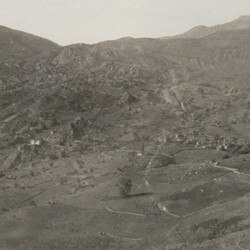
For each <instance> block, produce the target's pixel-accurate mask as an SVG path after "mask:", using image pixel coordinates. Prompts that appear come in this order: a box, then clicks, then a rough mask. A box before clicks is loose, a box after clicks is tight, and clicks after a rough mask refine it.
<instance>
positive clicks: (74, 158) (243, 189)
mask: <svg viewBox="0 0 250 250" xmlns="http://www.w3.org/2000/svg"><path fill="white" fill-rule="evenodd" d="M181 147H183V146H182V145H180V143H177V144H173V145H169V146H162V147H161V146H158V147H154V145H153V144H150V143H148V144H147V145H146V150H145V151H146V152H145V155H143V156H138V155H137V154H136V152H135V151H134V150H132V149H130V148H128V147H121V148H120V149H119V150H118V149H117V150H113V151H104V150H103V151H102V152H98V151H97V152H89V153H85V154H80V153H76V152H71V153H70V154H69V155H67V157H66V158H59V159H56V160H54V161H51V160H49V159H45V160H42V161H37V162H32V165H29V164H26V165H24V166H22V168H19V169H14V170H12V171H10V172H9V173H8V175H6V176H2V177H1V191H0V200H1V203H0V211H1V214H0V217H1V219H0V249H3V250H16V249H20V250H22V249H23V250H29V249H30V250H36V249H48V250H49V249H58V250H59V249H60V250H62V249H65V250H66V249H67V250H68V249H72V250H73V249H74V250H75V249H109V250H111V249H124V250H125V249H136V250H142V249H143V250H144V249H150V250H158V249H159V250H161V249H169V250H170V249H172V250H174V249H190V250H195V249H197V250H198V249H199V250H200V249H207V250H208V249H209V250H210V249H218V250H219V249H220V250H221V249H227V250H230V249H232V250H233V249H249V247H250V240H249V239H250V237H249V236H250V211H249V206H250V169H249V161H250V155H241V156H237V157H233V158H228V159H223V158H225V157H223V156H224V154H225V153H224V152H220V151H216V150H210V149H195V148H192V147H191V148H190V147H188V148H186V149H185V148H183V150H179V149H180V148H181ZM167 153H168V154H169V153H171V154H172V155H174V158H175V163H171V164H169V165H167V166H162V165H157V162H158V160H157V157H160V156H161V155H163V154H167ZM121 178H129V179H131V181H132V192H131V193H130V194H128V195H126V196H122V195H120V193H119V191H118V189H119V187H118V186H119V180H120V179H121ZM117 183H118V185H117Z"/></svg>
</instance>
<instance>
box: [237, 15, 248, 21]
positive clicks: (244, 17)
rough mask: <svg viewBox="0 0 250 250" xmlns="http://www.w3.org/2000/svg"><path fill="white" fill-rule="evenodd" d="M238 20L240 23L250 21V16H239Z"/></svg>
mask: <svg viewBox="0 0 250 250" xmlns="http://www.w3.org/2000/svg"><path fill="white" fill-rule="evenodd" d="M238 20H241V21H250V15H244V16H240V17H239V18H238Z"/></svg>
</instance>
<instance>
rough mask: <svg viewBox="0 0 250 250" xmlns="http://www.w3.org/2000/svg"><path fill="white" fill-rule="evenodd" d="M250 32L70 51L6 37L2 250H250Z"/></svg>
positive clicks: (223, 28) (241, 27) (242, 26)
mask: <svg viewBox="0 0 250 250" xmlns="http://www.w3.org/2000/svg"><path fill="white" fill-rule="evenodd" d="M248 22H249V18H248V17H241V18H240V19H238V20H236V21H233V22H231V23H227V24H225V25H219V26H215V27H212V28H206V27H200V28H198V29H194V30H193V31H192V32H191V33H190V32H188V33H187V34H188V35H187V34H186V35H184V36H185V39H183V35H181V36H180V37H179V38H178V37H176V38H175V39H153V38H140V39H134V38H122V39H118V40H114V41H105V42H101V43H97V44H93V45H88V44H73V45H69V46H65V47H60V46H58V45H56V44H55V43H53V42H50V41H48V40H46V39H43V38H39V37H36V36H33V35H30V34H26V33H23V32H19V31H14V30H11V29H8V28H5V27H1V28H0V54H1V57H0V183H1V184H0V200H1V201H2V202H1V203H0V216H1V220H0V249H6V250H15V249H20V250H22V249H23V250H34V249H48V250H50V249H51V250H52V249H54V250H55V249H58V250H59V249H60V250H61V249H65V250H66V249H67V250H68V249H72V250H73V249H96V250H99V249H103V250H104V249H107V250H112V249H113V250H116V249H118V248H119V249H124V250H127V249H135V250H145V249H149V250H152V249H160V250H161V249H169V250H170V249H171V250H181V249H188V250H195V249H197V250H201V249H204V250H208V249H209V250H210V249H214V250H216V249H218V250H222V249H248V248H249V247H250V241H249V235H250V212H249V205H250V196H249V194H250V185H249V183H250V179H249V175H250V170H249V162H250V138H249V134H250V125H249V124H250V123H249V121H250V88H249V77H250V73H249V67H250V27H248ZM208 29H209V31H208ZM197 30H198V31H197ZM211 30H213V32H212V31H211Z"/></svg>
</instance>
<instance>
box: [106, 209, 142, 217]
mask: <svg viewBox="0 0 250 250" xmlns="http://www.w3.org/2000/svg"><path fill="white" fill-rule="evenodd" d="M105 209H106V210H107V211H109V212H111V213H116V214H127V215H134V216H141V217H147V216H146V215H145V214H138V213H132V212H122V211H117V210H113V209H111V208H109V207H105Z"/></svg>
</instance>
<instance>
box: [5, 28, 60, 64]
mask: <svg viewBox="0 0 250 250" xmlns="http://www.w3.org/2000/svg"><path fill="white" fill-rule="evenodd" d="M0 37H1V39H0V58H1V59H0V63H8V62H11V63H13V62H15V63H17V62H18V61H24V60H25V59H29V60H30V59H32V58H34V57H37V56H38V55H41V54H45V55H46V56H48V54H49V53H52V52H57V51H58V49H59V46H58V45H57V44H55V43H53V42H51V41H49V40H47V39H44V38H40V37H37V36H34V35H31V34H27V33H25V32H21V31H17V30H12V29H9V28H7V27H4V26H0ZM45 55H44V56H45Z"/></svg>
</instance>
